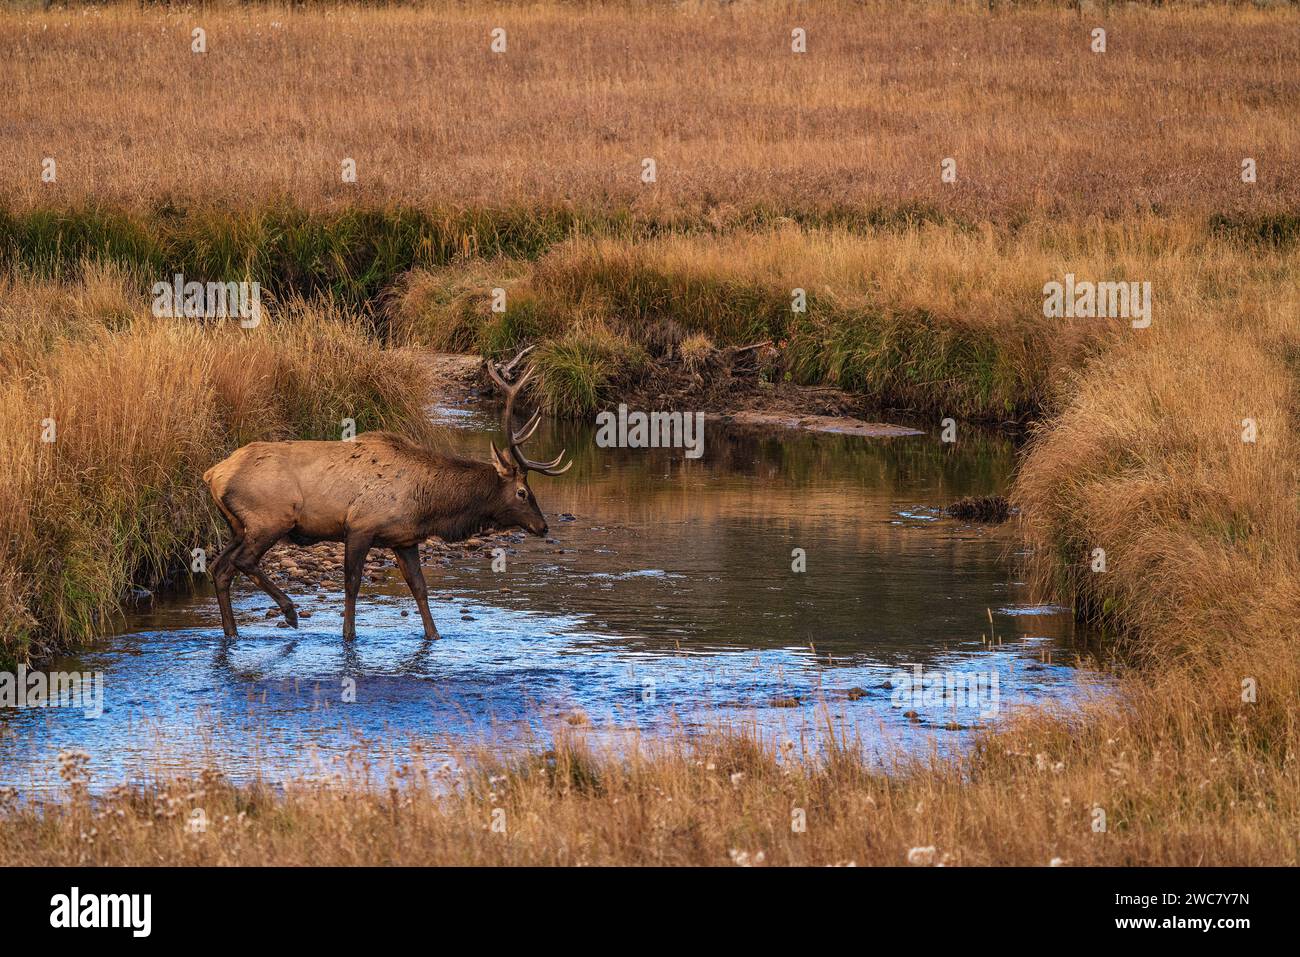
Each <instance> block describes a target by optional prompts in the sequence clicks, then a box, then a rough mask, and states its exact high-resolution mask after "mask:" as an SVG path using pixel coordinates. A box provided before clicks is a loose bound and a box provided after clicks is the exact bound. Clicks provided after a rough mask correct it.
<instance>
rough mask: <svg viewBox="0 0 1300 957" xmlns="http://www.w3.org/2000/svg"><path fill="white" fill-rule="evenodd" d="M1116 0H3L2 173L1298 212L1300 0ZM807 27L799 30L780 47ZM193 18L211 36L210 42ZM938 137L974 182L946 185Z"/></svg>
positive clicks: (40, 187)
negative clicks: (327, 0) (321, 3)
mask: <svg viewBox="0 0 1300 957" xmlns="http://www.w3.org/2000/svg"><path fill="white" fill-rule="evenodd" d="M1122 6H1123V7H1124V8H1123V9H1121V5H1115V8H1114V9H1112V10H1111V11H1110V12H1108V13H1106V14H1103V13H1102V12H1101V11H1094V12H1093V13H1091V14H1090V15H1088V16H1086V17H1081V16H1080V15H1079V14H1078V13H1077V12H1075V11H1074V10H1071V9H1069V8H1068V6H1067V5H1065V4H1060V5H1043V6H1038V7H1032V8H1028V9H1025V8H1020V9H1016V10H1014V11H1013V12H1008V13H1004V12H1001V11H999V12H998V13H994V14H990V13H989V12H988V10H987V8H986V7H985V5H983V4H975V3H969V4H965V3H956V4H920V3H909V4H902V5H900V4H892V3H867V4H857V3H849V2H828V3H822V4H817V5H807V6H805V5H803V4H789V5H784V4H766V3H734V4H727V5H721V4H718V3H713V2H690V3H684V4H668V3H626V4H617V5H613V6H604V5H600V6H597V5H571V4H558V3H550V4H547V3H542V4H535V5H532V4H521V5H515V4H501V5H498V4H468V5H461V4H442V3H433V4H428V5H421V6H419V7H417V8H387V9H373V8H356V7H349V6H346V5H344V6H332V5H331V6H326V7H324V8H320V7H314V6H312V7H301V8H293V7H288V6H285V7H277V6H274V5H271V6H266V7H252V8H240V7H236V8H233V9H231V8H224V9H223V8H204V9H196V10H184V11H175V12H173V11H161V10H155V9H143V10H141V9H138V8H136V7H134V6H110V7H108V8H103V9H101V8H85V7H74V8H72V9H68V10H54V11H50V12H21V13H19V12H14V11H12V10H8V11H5V12H4V13H2V14H0V49H4V50H5V51H6V59H7V60H8V62H9V63H10V65H11V67H12V69H10V70H8V71H6V73H5V75H4V77H3V79H0V96H3V98H4V102H5V106H6V116H7V117H8V119H7V120H6V124H5V129H4V132H5V135H4V136H3V137H0V195H5V196H7V197H9V198H10V201H11V202H12V203H13V205H14V206H16V207H19V208H27V207H36V206H46V205H50V204H57V205H63V204H68V205H79V204H81V203H83V202H85V201H93V202H95V203H104V202H123V203H128V204H139V203H143V204H154V203H160V202H164V201H175V202H179V203H181V204H185V203H192V202H194V201H213V202H216V203H219V204H223V205H232V204H233V205H254V206H255V205H260V204H264V203H265V202H266V201H267V200H268V199H270V198H281V199H283V198H288V199H291V200H293V201H295V202H297V203H299V204H301V205H303V206H305V207H309V208H313V207H322V206H339V205H344V204H354V203H357V202H388V201H400V202H405V203H409V204H413V205H417V206H420V205H424V206H427V205H428V204H430V203H437V204H440V203H448V202H450V203H465V204H471V205H473V204H511V203H522V204H525V205H535V204H546V203H578V204H584V205H590V206H595V207H601V208H610V207H614V206H634V207H636V208H638V209H645V210H654V211H663V212H665V213H666V214H670V213H672V212H673V211H687V212H692V213H701V212H704V213H707V214H708V215H709V216H710V217H711V218H712V219H713V220H714V221H716V222H718V223H725V222H726V221H728V220H729V219H730V218H732V217H734V216H735V215H737V214H738V213H739V212H740V211H742V210H744V209H745V208H747V207H754V206H761V207H765V208H769V209H772V210H775V211H776V212H779V213H795V212H797V211H810V210H818V209H825V208H843V207H849V206H857V207H862V206H866V207H882V208H887V209H899V208H924V207H934V208H939V209H942V210H944V211H946V212H947V213H950V214H953V215H967V216H968V217H975V216H979V217H992V218H995V219H1007V218H1014V217H1015V216H1016V215H1017V214H1018V213H1021V212H1024V211H1042V212H1049V213H1051V212H1058V211H1074V212H1083V213H1086V214H1094V213H1098V212H1124V211H1128V210H1133V209H1145V210H1159V211H1165V212H1167V211H1170V210H1174V209H1195V210H1208V211H1213V212H1248V213H1259V212H1273V213H1293V212H1294V210H1295V208H1296V207H1297V203H1298V202H1300V132H1297V126H1296V124H1295V122H1294V108H1293V105H1294V103H1295V102H1296V101H1297V99H1298V98H1300V71H1297V69H1296V57H1297V55H1296V41H1297V37H1298V36H1300V15H1298V14H1297V12H1296V11H1295V9H1294V8H1293V7H1291V8H1289V7H1282V8H1273V9H1266V10H1261V9H1254V8H1252V7H1249V6H1244V5H1243V6H1238V7H1233V8H1231V9H1228V8H1222V7H1211V8H1202V7H1199V6H1196V5H1177V6H1173V7H1172V8H1168V9H1153V8H1150V7H1140V8H1136V9H1128V7H1129V6H1131V5H1122ZM1103 23H1104V25H1105V26H1106V28H1107V30H1108V50H1107V52H1106V53H1104V54H1096V53H1093V52H1091V50H1090V49H1089V43H1090V36H1089V32H1090V30H1091V29H1092V28H1093V27H1094V26H1097V25H1099V24H1103ZM796 26H800V27H803V28H805V29H806V30H807V35H808V52H807V53H806V54H801V55H796V54H793V53H792V52H791V50H790V42H791V39H790V34H791V30H792V29H793V28H794V27H796ZM195 27H202V28H203V29H205V30H206V31H207V42H208V52H207V53H206V54H203V55H196V54H193V53H191V52H190V42H191V39H190V34H191V30H192V29H193V28H195ZM495 27H503V28H505V29H506V30H507V36H508V49H507V52H506V53H504V54H494V53H492V52H490V50H489V39H490V37H489V34H490V31H491V30H492V29H493V28H495ZM47 156H49V157H53V158H55V160H56V161H57V163H58V179H57V182H56V183H54V184H45V183H42V182H41V180H40V172H41V161H42V159H43V158H44V157H47ZM1246 156H1250V157H1253V158H1255V159H1256V160H1257V162H1258V164H1259V182H1258V183H1256V184H1254V185H1245V184H1243V183H1242V182H1241V180H1240V177H1239V171H1240V164H1241V161H1242V158H1243V157H1246ZM345 157H350V158H353V159H355V160H356V162H357V169H358V182H357V183H355V184H345V183H343V182H341V178H340V170H341V167H340V163H341V161H342V160H343V159H344V158H345ZM645 157H653V158H654V159H655V160H656V162H657V167H658V179H657V182H656V183H654V184H652V185H647V184H643V183H642V182H641V179H640V174H641V162H642V159H643V158H645ZM945 157H953V158H954V159H955V160H956V161H957V170H958V179H957V182H956V183H955V184H944V183H942V182H941V181H940V178H939V174H940V162H941V160H942V159H943V158H945Z"/></svg>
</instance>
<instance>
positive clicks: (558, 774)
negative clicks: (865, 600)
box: [0, 673, 1300, 866]
mask: <svg viewBox="0 0 1300 957" xmlns="http://www.w3.org/2000/svg"><path fill="white" fill-rule="evenodd" d="M1291 677H1292V679H1294V673H1293V674H1292V676H1291ZM1295 687H1296V686H1295V685H1294V683H1292V684H1291V690H1292V692H1294V690H1295ZM1164 690H1165V691H1166V692H1168V691H1173V692H1174V693H1175V694H1176V695H1177V697H1176V698H1173V699H1171V698H1167V697H1166V698H1163V699H1161V700H1159V701H1157V700H1155V698H1154V697H1151V698H1146V697H1139V698H1138V700H1137V701H1135V703H1134V707H1133V713H1132V714H1125V715H1123V716H1118V715H1115V714H1113V713H1107V710H1106V709H1102V708H1097V709H1095V710H1094V713H1092V714H1090V715H1088V716H1086V720H1084V721H1083V722H1081V723H1080V724H1078V725H1076V724H1072V723H1070V722H1067V721H1064V720H1056V719H1052V718H1047V717H1043V716H1041V715H1040V716H1034V717H1029V718H1026V719H1025V720H1023V721H1022V722H1020V723H1019V724H1018V725H1017V726H1016V727H1014V728H1013V729H1012V730H1010V731H1008V732H1004V733H1001V734H998V735H996V736H993V737H990V738H988V739H987V740H986V741H985V742H984V744H983V746H982V747H981V749H980V750H978V751H977V752H976V753H974V754H973V755H971V756H970V757H969V758H967V759H964V760H963V761H962V762H961V763H959V764H948V763H940V762H935V763H933V764H927V763H924V762H922V763H918V764H915V765H911V766H904V767H899V768H894V769H892V770H891V773H884V772H882V771H881V770H879V769H872V768H870V767H868V766H866V765H865V764H864V762H863V761H862V760H861V757H860V755H861V752H860V751H858V750H856V749H855V748H854V747H853V746H852V742H851V741H845V740H844V739H843V738H842V737H839V736H838V734H836V733H834V732H832V731H830V730H828V731H827V732H826V734H825V735H824V740H823V741H822V742H821V743H822V744H823V745H828V744H829V745H830V747H829V748H828V749H826V750H823V751H821V752H816V750H815V747H814V743H813V742H803V743H802V744H795V743H793V742H789V743H786V742H777V741H763V740H759V739H757V738H755V736H754V735H753V733H752V732H749V731H746V730H745V729H743V728H740V729H737V728H733V729H728V730H726V731H724V732H721V733H718V734H716V735H710V736H707V737H704V738H697V739H694V740H690V741H688V740H684V739H673V738H668V739H662V738H661V739H655V740H648V741H642V742H640V747H636V746H635V744H634V745H633V746H631V747H629V746H628V745H627V742H626V741H623V742H620V745H619V747H618V748H617V749H615V748H611V747H609V746H608V745H595V744H589V743H587V742H586V740H585V739H584V738H583V737H582V735H581V734H580V733H575V732H572V731H566V732H564V733H562V734H560V735H558V736H557V740H556V742H555V744H554V747H553V748H551V749H550V750H547V751H545V752H543V751H542V749H541V748H539V749H538V750H537V752H536V753H535V754H534V755H533V756H524V757H515V758H510V757H506V758H503V757H502V756H501V755H499V754H496V755H494V754H491V753H483V754H469V755H463V756H461V758H460V760H459V761H458V764H459V765H461V766H462V767H463V768H464V772H463V773H460V772H459V771H457V770H455V769H453V768H449V767H448V766H447V765H444V764H443V763H442V759H439V758H434V757H433V756H432V755H430V754H426V753H423V752H421V751H419V750H414V751H412V752H410V753H409V755H408V756H407V757H405V758H404V759H402V760H400V761H399V763H398V764H397V765H396V766H393V767H390V768H389V769H388V770H387V771H386V772H384V771H379V770H377V769H375V768H373V767H372V766H371V762H370V761H369V760H368V759H366V758H365V757H364V756H363V755H358V756H357V760H356V762H355V763H354V764H352V765H351V766H350V768H349V769H348V770H346V771H344V772H341V773H338V772H336V773H331V774H329V775H326V776H325V778H324V779H323V780H322V779H318V780H315V781H308V780H299V781H296V782H291V783H289V784H287V785H286V786H284V787H282V788H281V787H273V786H268V785H260V784H254V785H244V786H232V785H231V784H230V783H229V782H227V781H225V780H223V779H222V777H221V775H220V774H219V773H216V772H213V771H210V772H206V773H203V774H196V775H194V776H193V777H191V778H183V779H168V780H164V781H162V782H160V783H158V784H156V785H150V786H146V787H134V788H125V787H123V788H119V789H117V790H115V791H114V792H112V793H111V794H109V795H108V796H106V797H104V798H94V799H92V798H88V797H86V795H85V791H84V783H85V782H84V770H83V766H82V765H80V763H79V762H78V761H77V759H76V758H73V759H72V762H71V763H72V767H71V768H68V769H67V770H68V773H67V775H66V776H67V777H68V778H69V779H70V783H69V789H70V793H69V794H67V795H64V800H63V801H62V802H61V803H59V804H57V805H48V806H45V807H39V806H31V805H18V804H15V805H14V806H13V807H11V808H10V809H8V811H7V812H6V813H3V814H0V865H3V866H14V865H33V864H107V865H141V864H155V865H157V864H163V865H230V864H237V865H306V864H312V865H358V864H368V865H376V864H399V865H418V864H439V865H448V864H455V865H500V864H510V865H519V864H530V865H578V864H590V865H600V864H624V865H626V864H634V865H728V864H745V863H749V864H768V865H782V864H804V865H809V864H811V865H824V864H843V863H855V864H858V865H903V864H907V863H909V851H910V850H911V849H912V848H933V853H932V854H930V855H924V854H923V855H922V856H921V858H920V859H921V861H923V862H928V863H934V864H939V863H944V864H952V865H986V864H1004V865H1005V864H1019V865H1030V866H1034V865H1038V866H1042V865H1047V864H1049V863H1051V862H1052V861H1053V860H1058V861H1060V862H1063V863H1066V864H1071V865H1093V864H1162V865H1177V864H1183V865H1191V864H1207V863H1210V864H1217V865H1226V864H1238V865H1259V864H1290V865H1295V864H1298V863H1300V847H1298V846H1297V841H1296V837H1295V834H1296V831H1295V827H1296V823H1297V821H1300V761H1297V760H1296V759H1295V758H1294V752H1291V756H1290V757H1287V756H1286V754H1285V753H1279V752H1276V751H1274V750H1273V748H1274V747H1276V746H1277V745H1279V744H1282V743H1284V742H1285V741H1289V742H1291V744H1292V745H1293V744H1294V741H1295V727H1294V725H1295V718H1294V715H1291V716H1290V717H1289V718H1288V717H1287V715H1286V713H1285V712H1286V710H1287V703H1286V702H1285V701H1283V700H1279V699H1278V698H1276V697H1272V698H1269V699H1268V700H1267V701H1265V702H1264V703H1261V704H1258V705H1255V706H1253V707H1248V706H1245V705H1242V704H1241V703H1240V702H1239V701H1236V700H1235V697H1234V689H1232V688H1222V689H1220V688H1210V689H1208V691H1207V689H1205V688H1195V687H1193V686H1191V685H1189V684H1181V685H1177V686H1176V687H1170V686H1169V685H1167V684H1166V685H1165V687H1164ZM1112 707H1113V706H1112ZM806 747H807V748H811V750H808V751H806V752H805V751H804V750H803V749H804V748H806ZM89 769H90V770H93V761H91V762H90V765H89ZM11 798H12V796H11ZM0 799H3V796H0ZM195 809H201V810H202V811H203V814H204V816H205V817H206V821H207V824H208V827H207V830H206V831H205V832H202V833H194V832H192V831H191V829H190V827H189V822H190V820H191V815H192V813H193V811H194V810H195ZM1097 809H1100V810H1101V811H1103V812H1104V813H1105V829H1104V830H1103V831H1099V830H1096V829H1095V823H1096V822H1097V821H1098V820H1099V818H1098V817H1097ZM798 811H802V812H803V815H802V816H803V817H804V819H805V821H806V829H805V830H803V831H798V830H795V828H794V827H793V826H792V825H793V822H794V821H795V820H796V815H797V812H798ZM494 824H495V825H496V826H497V828H498V829H496V830H494ZM501 827H503V828H504V830H501V829H500V828H501Z"/></svg>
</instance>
